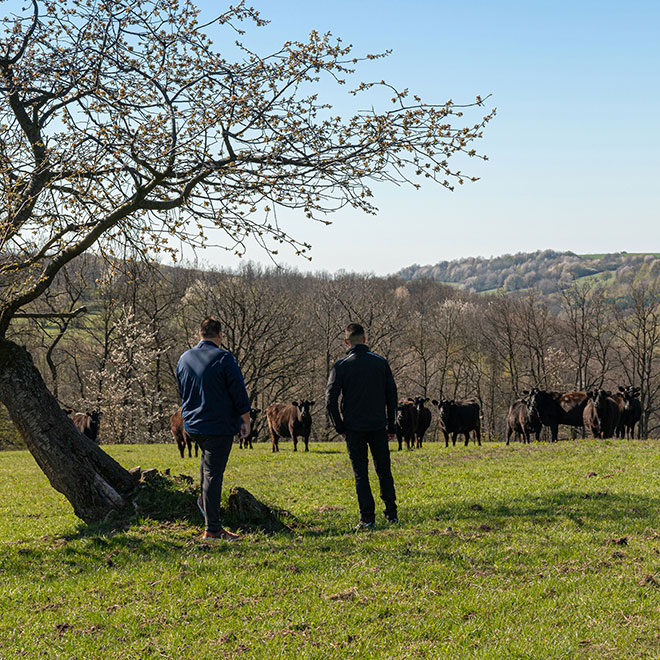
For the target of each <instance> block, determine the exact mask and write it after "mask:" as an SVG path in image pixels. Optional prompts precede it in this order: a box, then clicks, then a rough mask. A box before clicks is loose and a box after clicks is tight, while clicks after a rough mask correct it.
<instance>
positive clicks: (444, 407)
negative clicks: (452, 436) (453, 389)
mask: <svg viewBox="0 0 660 660" xmlns="http://www.w3.org/2000/svg"><path fill="white" fill-rule="evenodd" d="M431 403H432V404H433V405H434V406H436V407H437V409H438V412H439V413H440V419H445V418H447V417H448V416H449V415H450V414H451V411H452V408H453V407H454V406H455V405H456V403H455V401H454V400H453V399H440V401H438V400H437V399H433V401H431Z"/></svg>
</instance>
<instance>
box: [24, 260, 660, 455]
mask: <svg viewBox="0 0 660 660" xmlns="http://www.w3.org/2000/svg"><path fill="white" fill-rule="evenodd" d="M117 266H120V267H116V268H113V267H112V266H109V265H108V264H107V262H104V261H102V260H100V259H97V258H95V257H90V256H84V257H81V258H79V259H78V260H77V261H76V262H74V263H73V264H72V265H71V266H70V267H69V268H66V269H64V270H63V271H62V273H61V274H60V276H58V278H57V281H56V282H55V283H54V285H53V286H52V287H51V288H50V290H49V292H48V295H47V296H45V297H44V298H43V299H42V300H41V301H40V303H39V304H38V305H37V306H35V307H34V310H36V311H37V312H39V311H41V312H43V313H47V312H48V310H49V309H58V310H62V309H70V310H71V311H72V312H75V310H76V309H79V308H80V306H81V305H82V304H84V305H86V307H87V312H86V313H84V314H75V315H73V314H72V316H70V317H66V318H64V319H63V318H57V319H49V318H47V317H44V318H41V317H39V316H37V317H36V318H26V319H21V320H20V322H18V321H17V322H15V323H14V324H13V326H12V328H13V329H12V334H13V335H14V337H13V338H14V340H15V341H17V342H20V343H21V344H24V345H25V344H27V346H28V349H29V350H30V352H31V353H32V355H33V356H34V359H35V362H36V364H37V366H38V368H39V369H40V371H41V373H43V374H44V375H45V378H46V380H47V384H48V385H49V387H50V389H51V390H52V391H53V392H56V393H57V395H58V397H59V399H60V401H61V402H62V403H63V404H66V405H68V406H73V407H76V408H80V409H82V408H88V409H92V408H96V409H100V410H101V411H102V412H103V415H104V416H103V421H102V427H101V438H102V440H103V441H105V442H128V443H130V442H150V441H166V440H168V439H169V426H168V421H169V416H170V415H171V414H172V412H174V410H176V408H177V406H178V397H177V392H176V383H175V379H174V372H175V367H176V362H177V359H178V357H179V355H180V354H181V353H182V352H183V351H184V350H186V349H187V348H189V347H190V346H192V345H194V344H195V343H196V342H197V328H198V325H199V321H200V320H201V318H203V317H204V316H205V315H207V314H211V315H214V316H217V317H219V318H220V319H221V320H222V322H223V327H224V331H223V337H224V343H225V346H226V348H227V349H228V350H230V351H231V352H232V353H233V354H234V355H235V356H236V358H237V359H238V362H239V364H240V365H241V368H242V370H243V373H244V376H245V380H246V384H247V387H248V391H249V393H250V396H251V399H252V401H253V404H254V406H255V407H259V408H261V409H264V408H265V407H266V406H267V405H268V404H269V403H272V402H273V401H279V400H292V399H296V398H309V399H315V400H317V401H321V400H322V398H323V392H324V389H325V383H326V380H327V376H328V373H329V370H330V367H331V366H332V364H333V362H334V361H335V360H337V359H339V358H340V357H341V356H342V355H343V349H344V346H343V341H342V340H343V328H344V327H345V325H346V324H347V323H348V322H349V321H357V322H360V323H362V324H363V325H364V326H365V327H366V328H367V329H368V335H369V343H370V345H371V346H372V348H373V349H374V350H375V351H377V352H379V353H380V354H382V355H384V356H385V357H387V358H388V360H389V361H390V363H391V364H392V369H393V371H394V374H395V377H396V380H397V383H398V387H399V392H400V395H401V396H402V397H404V396H416V395H423V396H430V397H434V398H439V397H447V398H464V397H475V398H477V399H478V400H479V402H480V404H481V408H482V412H483V416H484V422H483V428H484V431H485V433H486V435H487V436H488V437H490V438H491V439H497V438H499V437H500V436H501V434H502V432H503V426H504V419H505V415H506V410H507V409H508V406H509V404H510V403H511V401H513V400H514V399H515V398H517V397H518V396H519V393H520V392H522V391H523V390H525V389H527V388H529V387H531V386H539V387H542V388H545V389H551V390H563V391H570V390H589V389H593V388H598V387H605V388H606V389H607V388H613V389H616V386H617V385H619V384H632V385H637V386H639V387H640V388H641V402H642V408H643V416H642V420H641V423H640V425H639V434H640V437H648V436H649V435H653V434H654V433H656V432H657V430H658V428H660V417H659V415H658V408H659V404H660V373H659V371H658V366H659V362H660V312H659V305H660V289H659V288H658V287H657V286H652V287H650V288H646V287H635V286H634V285H630V286H629V288H628V290H627V291H626V295H625V296H622V297H619V298H617V299H611V298H608V296H607V292H606V290H604V289H601V288H598V287H596V286H594V285H589V284H582V285H574V286H573V287H570V288H568V289H566V290H565V291H563V292H562V293H561V297H560V299H558V301H557V302H556V304H555V305H554V306H551V305H550V304H549V303H548V302H547V301H546V300H544V299H543V298H542V297H541V295H540V294H539V293H537V292H535V291H532V292H530V293H528V294H526V295H525V296H524V297H515V296H512V295H505V294H503V293H502V294H496V295H491V296H483V295H481V296H480V295H475V294H471V293H467V292H461V291H457V290H456V289H453V288H450V287H447V286H444V285H442V284H439V283H437V282H433V281H429V280H413V281H403V280H401V279H399V278H396V277H387V278H378V277H373V276H365V275H357V274H340V275H334V276H330V275H324V274H320V275H314V276H312V275H302V274H300V273H297V272H292V271H286V270H278V269H265V270H264V269H261V268H258V267H256V266H253V265H246V266H244V267H243V268H241V269H240V270H238V271H226V270H213V269H209V270H198V269H193V268H184V267H178V268H171V267H154V266H149V265H146V264H144V263H142V262H138V261H133V262H122V263H121V264H117ZM262 426H263V420H262ZM264 435H265V434H264V433H262V437H264ZM314 436H315V438H316V439H317V440H330V439H333V438H334V433H333V431H332V429H331V428H330V426H329V425H328V423H327V420H326V418H325V413H324V412H323V410H322V408H321V407H320V406H319V407H317V410H316V412H315V422H314Z"/></svg>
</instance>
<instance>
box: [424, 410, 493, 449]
mask: <svg viewBox="0 0 660 660" xmlns="http://www.w3.org/2000/svg"><path fill="white" fill-rule="evenodd" d="M431 403H432V404H433V405H434V406H437V408H438V412H439V413H440V428H441V429H442V433H443V435H444V436H445V447H449V434H450V433H451V434H452V445H453V446H455V445H456V436H457V435H458V434H459V433H462V434H463V435H465V446H466V447H467V445H468V441H469V440H470V431H474V434H475V436H476V438H477V442H478V443H479V446H481V419H480V409H479V404H478V402H477V401H474V400H468V401H454V400H453V399H452V400H449V399H442V400H441V401H437V400H436V399H433V401H432V402H431Z"/></svg>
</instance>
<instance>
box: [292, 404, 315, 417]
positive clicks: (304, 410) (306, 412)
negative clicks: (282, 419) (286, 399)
mask: <svg viewBox="0 0 660 660" xmlns="http://www.w3.org/2000/svg"><path fill="white" fill-rule="evenodd" d="M315 403H316V402H315V401H309V400H308V399H303V400H302V401H294V402H293V405H294V406H296V408H298V410H299V411H300V419H309V420H311V419H312V413H311V411H310V408H311V407H312V406H313V405H314V404H315Z"/></svg>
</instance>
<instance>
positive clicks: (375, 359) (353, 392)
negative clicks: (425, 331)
mask: <svg viewBox="0 0 660 660" xmlns="http://www.w3.org/2000/svg"><path fill="white" fill-rule="evenodd" d="M340 394H341V395H342V399H341V414H340V412H339V395H340ZM325 404H326V407H327V409H328V415H329V416H330V421H331V422H332V425H333V426H334V427H335V430H336V431H337V433H346V431H380V430H382V429H387V432H388V433H395V432H396V405H397V394H396V384H395V383H394V377H393V376H392V370H391V369H390V365H389V363H388V362H387V360H386V359H385V358H384V357H381V356H380V355H376V354H375V353H371V352H370V351H369V347H368V346H365V345H364V344H358V345H357V346H353V348H351V349H350V350H349V351H348V356H347V357H345V358H344V359H343V360H339V362H336V363H335V365H334V366H333V367H332V371H331V372H330V377H329V378H328V386H327V388H326V390H325Z"/></svg>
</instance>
